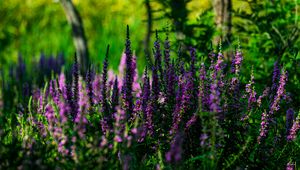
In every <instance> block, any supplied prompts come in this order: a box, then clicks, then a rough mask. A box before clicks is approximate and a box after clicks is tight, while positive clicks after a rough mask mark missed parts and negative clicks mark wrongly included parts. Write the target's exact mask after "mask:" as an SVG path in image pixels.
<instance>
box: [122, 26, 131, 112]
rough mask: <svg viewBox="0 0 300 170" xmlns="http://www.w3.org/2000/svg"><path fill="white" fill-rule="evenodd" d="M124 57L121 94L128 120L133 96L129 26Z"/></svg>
mask: <svg viewBox="0 0 300 170" xmlns="http://www.w3.org/2000/svg"><path fill="white" fill-rule="evenodd" d="M125 55H126V70H125V77H124V81H123V87H122V93H123V99H124V103H123V104H124V107H125V112H126V115H127V116H126V117H127V118H129V117H130V116H131V114H132V112H133V95H132V85H133V72H134V71H133V70H132V52H131V42H130V39H129V26H128V25H127V36H126V43H125Z"/></svg>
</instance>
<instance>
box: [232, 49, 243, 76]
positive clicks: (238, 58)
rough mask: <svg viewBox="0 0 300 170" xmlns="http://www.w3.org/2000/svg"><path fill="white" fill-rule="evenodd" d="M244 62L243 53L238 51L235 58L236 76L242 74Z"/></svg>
mask: <svg viewBox="0 0 300 170" xmlns="http://www.w3.org/2000/svg"><path fill="white" fill-rule="evenodd" d="M242 61H243V56H242V53H241V52H240V51H239V50H237V51H236V54H235V58H234V67H235V69H234V70H235V74H236V75H238V74H239V72H240V68H241V64H242Z"/></svg>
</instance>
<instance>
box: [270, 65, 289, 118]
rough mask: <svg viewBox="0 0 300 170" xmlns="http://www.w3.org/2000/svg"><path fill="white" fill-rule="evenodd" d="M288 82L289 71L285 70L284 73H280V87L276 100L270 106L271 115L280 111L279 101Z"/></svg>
mask: <svg viewBox="0 0 300 170" xmlns="http://www.w3.org/2000/svg"><path fill="white" fill-rule="evenodd" d="M286 82H287V71H285V70H283V71H282V74H281V75H280V80H279V86H278V89H277V92H276V96H275V97H274V101H273V103H272V105H271V108H270V115H273V113H274V112H275V111H278V110H279V108H280V107H279V103H280V101H281V99H282V97H283V95H284V92H285V89H284V87H285V84H286Z"/></svg>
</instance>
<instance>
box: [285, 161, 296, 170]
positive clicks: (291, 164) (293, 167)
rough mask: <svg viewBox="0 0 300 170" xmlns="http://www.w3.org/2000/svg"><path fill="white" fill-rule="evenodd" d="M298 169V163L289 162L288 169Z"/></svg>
mask: <svg viewBox="0 0 300 170" xmlns="http://www.w3.org/2000/svg"><path fill="white" fill-rule="evenodd" d="M295 169H296V165H295V164H293V163H291V162H289V163H287V164H286V170H295Z"/></svg>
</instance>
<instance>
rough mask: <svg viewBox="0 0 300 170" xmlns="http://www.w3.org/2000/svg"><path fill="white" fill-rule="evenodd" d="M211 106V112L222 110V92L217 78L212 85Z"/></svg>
mask: <svg viewBox="0 0 300 170" xmlns="http://www.w3.org/2000/svg"><path fill="white" fill-rule="evenodd" d="M209 108H210V111H211V112H215V113H218V112H220V109H221V108H220V92H219V90H218V86H217V80H215V81H214V82H212V83H211V85H210V95H209Z"/></svg>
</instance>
